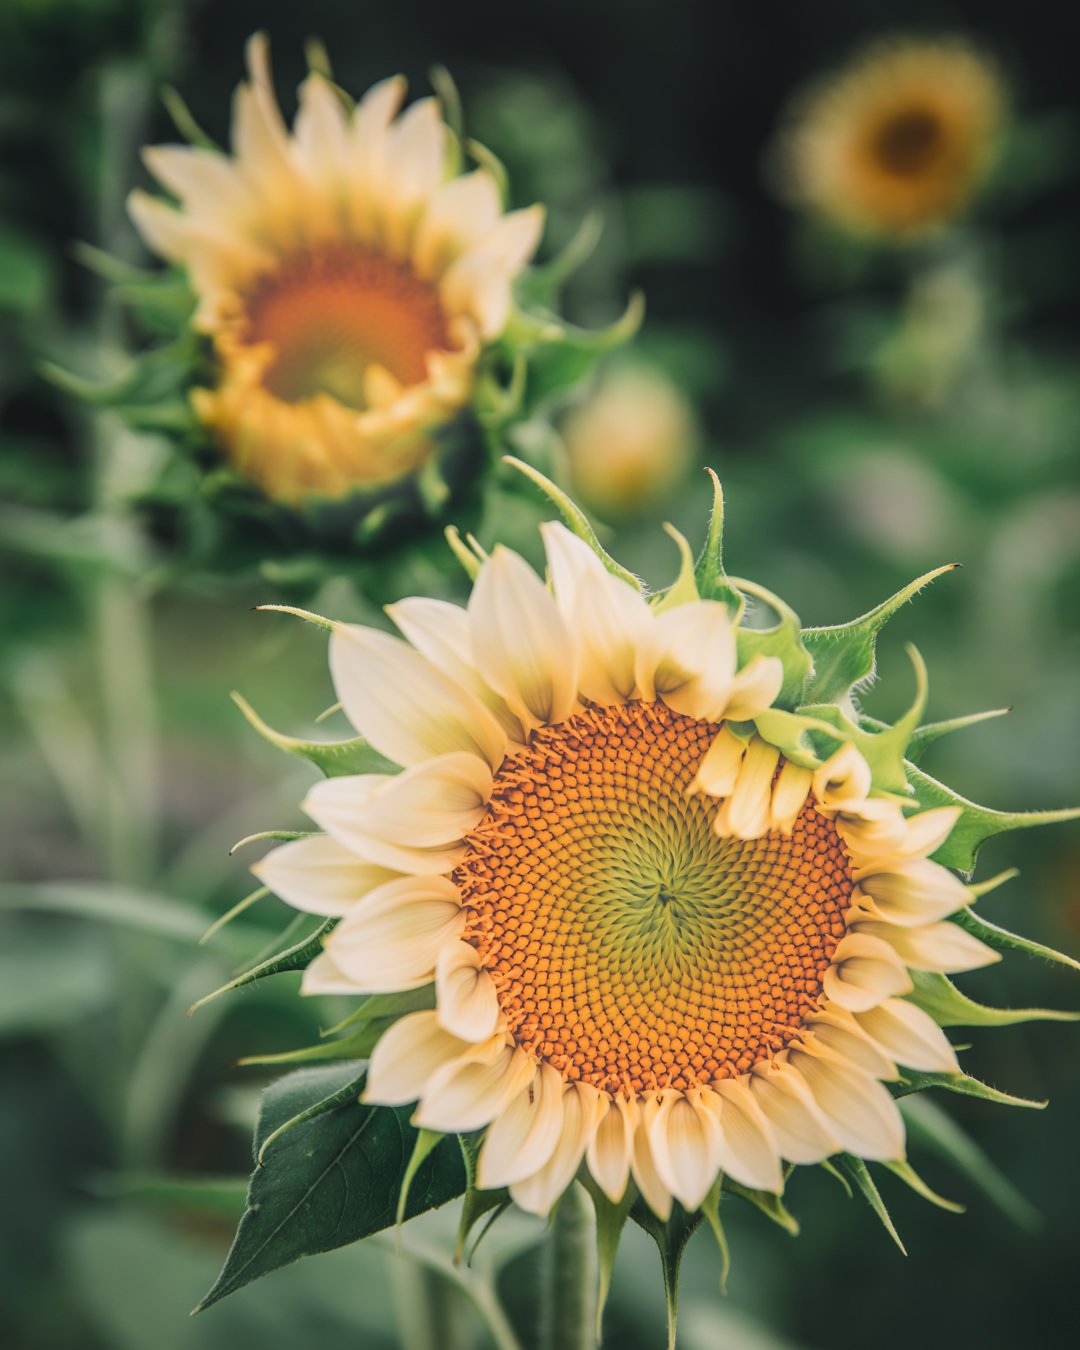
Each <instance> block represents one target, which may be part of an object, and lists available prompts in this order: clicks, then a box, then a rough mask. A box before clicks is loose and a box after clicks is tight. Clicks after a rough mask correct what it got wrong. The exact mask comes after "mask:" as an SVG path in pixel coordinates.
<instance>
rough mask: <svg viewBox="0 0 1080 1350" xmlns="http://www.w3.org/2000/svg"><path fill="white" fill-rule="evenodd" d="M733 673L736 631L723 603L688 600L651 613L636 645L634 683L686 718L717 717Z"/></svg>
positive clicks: (644, 695) (644, 693) (706, 718)
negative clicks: (635, 674) (637, 645)
mask: <svg viewBox="0 0 1080 1350" xmlns="http://www.w3.org/2000/svg"><path fill="white" fill-rule="evenodd" d="M734 675H735V633H734V630H733V628H732V626H731V620H730V618H729V617H728V612H727V607H726V606H725V605H722V604H721V603H720V602H719V601H717V600H691V601H689V602H688V603H687V604H685V605H677V606H676V607H675V608H674V609H668V610H665V611H664V612H663V613H662V614H655V615H653V621H652V623H651V624H650V626H649V628H648V630H647V632H646V634H645V636H644V637H643V639H642V642H641V645H640V646H639V648H638V659H637V683H638V688H639V689H640V690H641V696H642V698H645V699H653V698H660V699H662V700H663V701H664V702H665V703H666V704H667V705H668V707H669V708H672V709H674V711H675V712H680V713H683V714H685V715H686V716H687V717H697V718H703V719H705V720H707V721H717V720H719V717H720V715H721V713H722V710H723V707H724V704H725V702H726V701H727V695H728V691H729V689H730V687H731V681H732V679H733V678H734Z"/></svg>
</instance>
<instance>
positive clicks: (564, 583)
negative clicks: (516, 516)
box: [540, 520, 609, 624]
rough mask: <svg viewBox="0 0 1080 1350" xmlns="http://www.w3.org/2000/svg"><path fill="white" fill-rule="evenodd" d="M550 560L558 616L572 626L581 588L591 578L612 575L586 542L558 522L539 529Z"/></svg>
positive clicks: (548, 565)
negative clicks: (587, 578)
mask: <svg viewBox="0 0 1080 1350" xmlns="http://www.w3.org/2000/svg"><path fill="white" fill-rule="evenodd" d="M540 537H541V538H542V539H543V541H544V553H545V555H546V557H547V568H548V577H549V579H550V581H551V589H552V591H553V593H554V595H555V603H556V604H557V605H558V607H559V613H560V614H561V615H562V616H563V619H564V620H565V621H566V623H567V624H573V622H574V615H575V614H576V613H577V593H578V587H579V586H580V585H581V583H582V582H583V581H584V580H585V578H586V577H588V576H601V577H603V576H608V575H609V573H608V571H607V569H606V568H605V567H604V564H603V563H602V562H601V561H600V559H599V558H598V557H597V555H596V554H595V553H594V552H593V551H592V549H591V548H590V547H589V546H588V544H587V543H586V542H585V540H584V539H579V538H578V536H577V535H576V534H574V532H573V531H572V530H568V529H567V528H566V526H565V525H564V524H563V523H562V521H559V520H545V521H544V522H543V524H542V525H541V526H540Z"/></svg>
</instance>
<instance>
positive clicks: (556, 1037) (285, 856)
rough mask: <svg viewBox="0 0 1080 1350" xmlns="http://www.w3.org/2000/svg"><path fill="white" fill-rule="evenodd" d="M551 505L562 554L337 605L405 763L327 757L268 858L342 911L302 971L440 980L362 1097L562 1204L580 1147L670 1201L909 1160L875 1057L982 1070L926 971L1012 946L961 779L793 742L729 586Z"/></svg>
mask: <svg viewBox="0 0 1080 1350" xmlns="http://www.w3.org/2000/svg"><path fill="white" fill-rule="evenodd" d="M542 532H543V536H544V542H545V546H546V550H547V564H548V573H549V577H550V584H545V582H544V581H543V580H541V578H540V577H539V576H538V575H537V574H536V573H535V572H534V571H533V570H532V569H531V568H530V567H529V566H528V564H527V563H526V562H524V561H523V559H522V558H521V557H519V556H518V555H517V554H515V553H513V552H511V551H510V550H508V549H506V548H502V547H500V548H497V549H496V550H495V552H494V553H493V554H492V555H491V556H490V557H488V558H487V559H486V560H484V561H483V562H482V564H481V565H480V566H479V569H478V571H477V574H476V577H475V581H474V584H473V589H472V594H471V598H470V600H469V603H468V605H467V607H464V608H461V607H457V606H454V605H452V604H449V603H446V602H444V601H438V600H431V599H424V598H412V599H407V600H402V601H400V602H399V603H397V604H394V605H391V606H390V607H389V609H388V613H389V615H390V617H391V619H392V620H393V622H394V623H395V624H396V626H397V628H398V629H399V631H400V633H401V634H402V636H401V637H394V636H391V635H390V634H387V633H385V632H381V631H378V630H375V629H371V628H366V627H359V626H352V625H334V626H333V632H332V636H331V640H330V664H331V671H332V674H333V678H334V683H335V686H336V688H337V692H338V696H339V698H340V700H341V703H342V705H343V707H344V710H345V712H346V714H347V715H348V717H349V719H350V720H351V722H352V723H353V724H354V726H355V727H356V728H357V730H358V731H359V732H360V733H361V735H362V736H364V737H365V738H367V740H368V741H369V742H370V745H371V746H372V747H374V749H375V750H377V751H378V752H379V753H380V754H381V755H383V756H385V757H386V758H387V759H389V760H391V761H393V762H394V763H395V764H397V765H400V766H401V769H402V772H400V773H398V774H394V775H384V774H378V773H373V774H363V775H355V776H346V777H336V778H329V779H327V780H325V781H323V782H320V783H318V784H317V785H316V786H315V787H314V788H313V789H312V791H311V793H310V794H309V796H308V798H307V801H306V803H305V808H306V810H307V812H308V813H309V814H310V815H311V817H312V818H313V819H314V821H315V822H316V824H317V825H318V826H319V827H320V829H321V830H323V831H325V833H323V834H318V835H313V836H309V837H305V838H301V839H297V840H293V841H291V842H289V843H286V844H284V845H283V846H281V847H279V848H277V849H275V850H274V851H273V852H271V853H270V854H269V855H268V856H267V857H266V858H265V859H263V860H262V862H261V863H259V864H257V865H256V868H255V871H256V873H257V875H258V876H259V877H260V879H261V880H262V881H263V882H264V883H265V884H266V885H267V886H269V887H270V888H271V889H273V890H274V891H275V892H276V893H277V894H278V895H279V896H281V897H282V898H283V899H285V900H286V901H288V902H289V903H291V904H292V905H294V906H296V907H298V908H300V909H302V910H307V911H311V912H314V913H317V914H323V915H328V916H338V917H339V919H340V921H339V922H338V923H337V925H336V927H335V928H334V929H333V931H332V932H331V933H330V934H329V936H328V937H327V938H326V941H325V947H324V950H323V952H322V954H321V955H319V956H318V957H316V959H315V960H314V961H313V962H312V964H311V965H310V966H309V967H308V969H307V971H306V974H305V977H304V986H303V987H304V990H305V991H306V992H308V993H312V994H316V993H343V994H360V993H365V994H367V993H389V992H393V991H403V990H411V989H418V988H421V987H423V986H427V985H432V984H433V986H434V1005H435V1006H434V1007H433V1008H432V1009H431V1010H427V1011H419V1012H412V1013H409V1014H407V1015H405V1016H403V1017H401V1018H400V1020H398V1021H397V1022H395V1023H394V1024H393V1026H391V1027H390V1028H389V1030H387V1031H386V1032H385V1033H384V1034H383V1035H382V1038H381V1039H380V1040H379V1042H378V1044H377V1045H376V1046H375V1049H374V1053H373V1055H372V1058H371V1063H370V1069H369V1073H368V1078H367V1086H366V1091H365V1099H366V1100H367V1101H369V1102H373V1103H379V1104H386V1105H394V1106H398V1105H402V1104H406V1103H413V1102H415V1103H417V1105H416V1110H415V1116H414V1120H415V1123H416V1124H417V1125H419V1126H421V1127H423V1128H426V1129H431V1130H436V1131H445V1132H451V1131H465V1132H468V1131H481V1130H482V1131H484V1132H485V1133H484V1139H483V1144H482V1147H481V1149H480V1154H479V1161H478V1170H477V1184H478V1185H479V1186H480V1187H483V1188H497V1187H503V1186H507V1187H509V1188H510V1192H511V1194H512V1196H513V1198H514V1199H515V1200H516V1201H517V1203H518V1204H519V1205H521V1206H522V1207H523V1208H525V1209H527V1210H530V1211H533V1212H536V1213H540V1214H543V1213H546V1212H548V1211H549V1210H550V1209H551V1207H552V1206H553V1205H554V1203H555V1202H556V1201H557V1199H558V1198H559V1196H560V1195H561V1194H562V1193H563V1191H564V1190H565V1189H566V1188H567V1186H568V1185H569V1184H570V1182H571V1181H572V1179H573V1178H574V1176H575V1175H576V1173H577V1172H578V1169H579V1168H580V1167H581V1166H582V1165H584V1166H585V1167H586V1168H587V1169H588V1172H589V1173H590V1174H591V1176H592V1177H593V1178H594V1179H595V1182H596V1184H597V1186H598V1187H599V1188H600V1189H601V1190H602V1191H603V1192H604V1193H605V1194H606V1195H607V1197H608V1198H609V1199H610V1200H611V1201H612V1202H617V1201H619V1200H620V1199H621V1197H622V1196H623V1195H624V1193H625V1192H626V1189H627V1187H628V1185H629V1184H630V1181H631V1178H633V1181H634V1182H635V1184H636V1186H637V1189H638V1190H639V1191H640V1193H641V1195H642V1196H643V1197H644V1199H645V1201H646V1203H647V1204H648V1205H649V1207H650V1208H651V1209H652V1210H653V1211H654V1213H655V1214H656V1215H658V1216H659V1217H660V1218H662V1219H664V1218H666V1217H667V1216H668V1215H669V1214H670V1212H671V1209H672V1202H673V1200H678V1201H679V1202H680V1203H681V1204H682V1205H684V1206H685V1207H686V1208H687V1209H690V1210H693V1209H696V1208H697V1207H698V1206H700V1205H701V1204H702V1202H703V1201H704V1200H705V1198H706V1196H707V1195H708V1193H709V1192H710V1189H711V1188H712V1187H713V1186H714V1184H715V1183H716V1180H717V1178H718V1176H719V1175H720V1174H721V1173H722V1174H724V1175H726V1176H728V1177H730V1178H731V1179H732V1180H733V1181H735V1182H739V1183H741V1184H742V1185H744V1186H747V1187H751V1188H753V1189H754V1190H761V1191H766V1192H774V1193H777V1192H780V1191H781V1190H782V1188H783V1178H784V1164H785V1162H792V1163H816V1162H819V1161H821V1160H823V1159H826V1158H828V1157H830V1156H831V1155H833V1154H836V1153H838V1152H843V1151H846V1152H849V1153H851V1154H854V1155H857V1156H858V1157H861V1158H867V1159H879V1160H886V1161H899V1160H900V1159H902V1158H903V1155H904V1147H905V1145H904V1127H903V1122H902V1118H901V1116H900V1113H899V1111H898V1109H897V1105H896V1102H895V1101H894V1098H893V1096H892V1095H891V1094H890V1092H889V1091H888V1090H887V1088H886V1087H885V1086H884V1083H885V1082H887V1081H889V1080H895V1079H897V1078H898V1077H899V1075H900V1069H899V1067H898V1066H901V1065H903V1066H906V1067H907V1068H908V1069H915V1070H922V1071H930V1072H934V1073H940V1074H945V1075H951V1074H953V1073H956V1072H957V1071H958V1070H957V1063H956V1058H955V1055H954V1052H953V1049H952V1047H951V1046H950V1044H949V1042H948V1040H947V1039H946V1037H945V1035H944V1033H943V1032H942V1030H941V1028H940V1027H939V1026H938V1024H937V1023H936V1022H935V1021H934V1019H933V1018H932V1017H931V1016H930V1015H929V1014H928V1013H927V1012H925V1011H923V1010H922V1009H921V1008H920V1007H918V1006H916V1004H915V1003H914V1002H911V1001H909V1000H908V999H906V998H905V997H904V996H905V995H906V994H908V993H909V992H911V991H912V989H913V979H912V972H913V971H914V972H948V971H960V970H968V969H971V968H973V967H977V966H982V965H985V964H987V963H989V962H991V961H994V960H996V959H997V956H996V954H995V953H994V952H992V951H991V950H990V949H989V948H988V947H986V946H985V945H984V944H983V943H982V942H981V941H980V940H979V939H978V938H976V937H975V936H973V935H972V934H971V933H969V932H967V931H965V929H964V928H963V927H960V926H958V925H957V924H954V923H952V922H950V921H949V920H950V916H951V915H953V914H954V913H955V912H956V911H960V910H964V909H965V907H966V906H967V904H968V903H969V901H970V899H971V892H970V891H969V890H968V888H967V887H966V886H964V885H963V884H962V883H961V882H960V880H959V879H958V878H957V877H956V876H955V875H954V874H953V873H952V872H950V871H949V870H948V869H947V868H945V867H944V866H941V865H939V864H938V863H936V862H932V861H930V860H929V855H930V854H932V853H933V852H934V851H935V850H936V849H937V848H938V847H939V846H940V845H941V844H942V842H943V841H944V840H945V839H946V837H947V836H948V835H949V833H950V831H951V830H952V827H953V825H954V823H955V822H956V820H957V819H958V817H959V815H960V811H959V809H958V808H957V807H955V806H951V805H950V806H942V807H936V808H933V809H929V810H920V811H917V813H915V814H908V813H907V811H905V806H904V805H903V804H902V803H901V801H900V800H899V799H898V798H897V797H896V796H895V795H892V794H890V793H888V792H882V791H881V790H880V788H878V787H876V786H875V785H874V784H873V782H872V774H871V770H870V768H869V767H868V763H867V760H866V759H865V758H864V756H863V755H862V754H861V753H860V751H859V750H858V749H857V748H856V746H855V745H854V744H853V743H850V742H846V743H842V744H840V745H839V747H838V748H837V749H836V750H835V753H832V754H831V755H830V757H829V758H827V759H826V760H825V761H824V762H818V763H816V764H815V765H813V766H811V765H810V764H808V763H805V762H804V763H797V762H795V761H794V760H793V759H791V758H788V757H787V755H785V754H784V753H783V752H782V751H781V749H780V748H778V746H777V745H775V744H772V743H770V741H769V740H767V739H765V737H764V734H763V733H761V732H760V731H759V730H756V729H755V727H757V726H766V727H767V726H769V725H770V723H769V721H768V717H766V714H769V716H771V717H772V718H773V720H774V722H776V723H777V725H779V724H781V723H782V721H783V718H784V717H785V716H789V715H786V714H783V713H781V712H775V711H772V712H770V709H772V708H773V705H774V704H775V702H776V700H777V699H778V697H779V696H780V695H781V689H782V684H783V682H784V678H785V676H784V668H783V666H782V663H781V661H780V660H779V659H777V657H775V656H771V655H764V654H758V655H756V656H754V657H752V659H749V660H742V661H741V660H740V658H739V656H738V650H737V640H736V639H737V633H736V628H735V625H734V622H733V619H732V617H731V615H730V613H729V610H728V607H727V606H726V605H725V604H723V603H721V602H720V601H718V600H713V599H701V598H698V596H697V594H696V593H694V594H689V593H687V592H686V591H685V589H684V591H682V592H680V593H676V592H672V593H671V594H669V595H668V596H667V597H666V598H665V600H664V601H663V602H662V603H660V604H652V605H650V604H649V603H648V601H647V600H646V599H645V598H644V597H643V595H642V594H641V592H640V590H639V589H638V588H637V587H636V586H635V585H634V584H632V579H631V578H629V576H628V575H623V574H619V575H616V574H615V573H614V572H613V571H611V570H608V568H607V567H606V566H605V565H604V563H603V562H602V561H601V560H600V559H599V558H598V556H597V555H596V554H595V553H594V552H593V551H592V550H591V549H590V548H589V547H587V546H586V544H584V543H583V542H582V541H581V540H580V539H579V538H577V537H576V536H575V535H573V534H571V533H570V532H569V531H568V530H567V529H565V528H564V527H563V526H561V525H558V524H547V525H545V526H543V527H542ZM755 719H757V721H755ZM841 739H842V738H841ZM907 807H908V810H910V808H911V803H910V802H909V803H907Z"/></svg>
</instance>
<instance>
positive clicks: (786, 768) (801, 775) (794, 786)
mask: <svg viewBox="0 0 1080 1350" xmlns="http://www.w3.org/2000/svg"><path fill="white" fill-rule="evenodd" d="M813 780H814V773H813V770H812V769H804V768H802V767H800V765H798V764H795V763H793V762H792V761H791V760H790V759H785V760H784V763H783V765H782V766H781V769H780V773H779V775H778V777H777V779H776V785H775V786H774V788H773V792H772V802H771V803H770V806H769V824H770V827H771V828H772V829H774V830H779V831H780V832H781V834H790V833H791V832H792V829H793V828H794V826H795V821H796V819H797V817H798V815H799V812H800V811H801V810H802V809H803V807H804V806H805V805H806V799H807V797H808V796H809V795H810V788H811V786H812V784H813Z"/></svg>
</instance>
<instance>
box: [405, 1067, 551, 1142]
mask: <svg viewBox="0 0 1080 1350" xmlns="http://www.w3.org/2000/svg"><path fill="white" fill-rule="evenodd" d="M535 1068H536V1066H535V1064H534V1063H533V1061H532V1060H531V1059H530V1058H529V1057H528V1055H526V1054H525V1052H524V1051H523V1050H517V1049H515V1048H514V1047H513V1046H511V1045H505V1046H503V1047H502V1048H501V1049H500V1050H499V1051H498V1052H497V1053H496V1054H495V1055H494V1056H493V1057H492V1058H490V1059H473V1058H471V1057H470V1058H466V1059H462V1060H458V1061H456V1062H455V1063H452V1064H445V1065H443V1067H442V1068H441V1069H436V1071H435V1072H434V1073H433V1074H432V1076H431V1077H430V1078H429V1079H428V1081H427V1084H426V1085H425V1087H424V1093H423V1096H422V1097H421V1099H420V1105H419V1106H418V1107H417V1108H416V1112H415V1114H414V1116H413V1121H414V1123H415V1124H416V1125H418V1126H419V1127H420V1128H421V1129H424V1130H442V1131H443V1133H444V1134H450V1133H454V1132H458V1131H463V1130H478V1129H480V1128H481V1127H482V1126H484V1125H489V1124H490V1123H491V1122H492V1121H493V1120H494V1119H495V1117H496V1116H498V1115H499V1114H500V1112H501V1111H503V1110H504V1109H505V1107H506V1106H508V1105H509V1103H510V1102H511V1100H512V1099H513V1098H514V1097H515V1096H516V1095H517V1094H518V1093H519V1092H520V1091H521V1089H522V1088H523V1087H524V1086H525V1085H526V1083H527V1082H528V1081H529V1079H530V1078H531V1077H532V1076H533V1073H534V1072H535Z"/></svg>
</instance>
